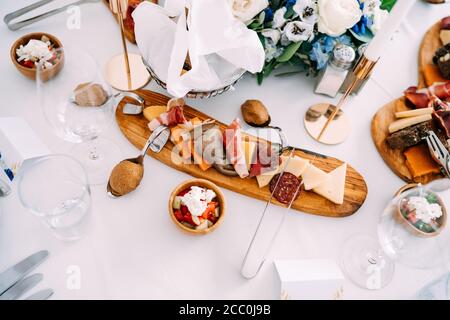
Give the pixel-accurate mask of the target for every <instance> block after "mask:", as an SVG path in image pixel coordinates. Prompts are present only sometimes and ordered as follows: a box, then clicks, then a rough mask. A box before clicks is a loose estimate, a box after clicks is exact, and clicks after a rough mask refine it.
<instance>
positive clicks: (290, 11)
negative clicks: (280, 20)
mask: <svg viewBox="0 0 450 320" xmlns="http://www.w3.org/2000/svg"><path fill="white" fill-rule="evenodd" d="M294 15H295V11H294V9H293V7H290V8H288V9H287V10H286V13H285V14H284V18H285V19H290V18H292V17H293V16H294Z"/></svg>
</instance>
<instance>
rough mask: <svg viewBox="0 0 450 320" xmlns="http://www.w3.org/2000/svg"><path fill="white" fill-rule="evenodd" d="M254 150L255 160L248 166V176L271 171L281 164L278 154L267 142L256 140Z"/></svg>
mask: <svg viewBox="0 0 450 320" xmlns="http://www.w3.org/2000/svg"><path fill="white" fill-rule="evenodd" d="M256 152H257V155H256V161H255V163H253V164H252V165H251V167H250V177H256V176H259V175H261V174H264V173H267V172H271V171H273V170H275V169H276V168H277V167H278V166H279V165H280V164H281V159H280V156H279V155H278V153H276V152H274V151H273V150H272V148H271V146H270V144H269V143H266V142H261V141H260V142H258V146H257V150H256Z"/></svg>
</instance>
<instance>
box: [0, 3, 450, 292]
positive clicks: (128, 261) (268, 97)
mask: <svg viewBox="0 0 450 320" xmlns="http://www.w3.org/2000/svg"><path fill="white" fill-rule="evenodd" d="M31 2H33V0H23V1H2V3H1V5H0V16H1V17H3V16H4V15H5V14H6V13H8V12H10V11H13V10H15V9H17V8H19V7H23V6H25V5H27V4H30V3H31ZM449 10H450V5H449V4H446V5H440V6H431V5H427V4H425V3H423V2H421V1H419V2H418V3H417V4H416V5H415V6H414V7H413V10H412V12H411V13H410V14H409V16H408V26H405V25H403V27H402V28H401V30H400V32H399V33H398V34H397V35H396V37H395V39H394V41H393V42H392V43H391V44H390V45H389V47H388V48H387V49H386V54H385V56H384V57H383V58H382V60H381V62H380V63H379V65H378V66H377V68H376V71H375V74H374V79H375V80H376V81H377V82H378V83H380V84H382V85H383V87H384V88H387V92H386V90H382V89H381V88H380V87H379V86H378V85H375V84H374V83H373V82H370V83H368V85H367V86H366V87H365V89H364V91H363V92H362V93H361V94H360V95H359V96H357V97H355V98H354V99H353V101H351V102H350V103H349V104H348V105H347V106H345V110H347V111H349V112H348V115H349V116H350V117H351V119H352V123H353V132H352V135H351V137H350V138H349V139H348V140H347V141H346V142H345V143H344V144H342V145H339V146H333V147H329V146H324V145H321V144H318V143H316V142H315V141H313V140H312V139H311V138H310V137H309V136H308V135H307V133H306V132H305V129H304V128H303V124H302V121H303V120H302V117H303V114H304V112H305V110H306V108H307V107H308V106H310V105H312V104H313V103H316V102H319V101H322V100H327V99H324V98H323V97H320V96H317V95H314V94H313V93H312V92H313V86H314V81H313V80H312V79H307V78H305V77H303V76H294V77H289V78H276V77H270V78H269V79H267V80H266V81H265V82H264V84H263V85H262V86H258V85H257V84H256V80H255V79H254V78H253V77H251V76H246V77H245V78H244V79H243V80H242V81H241V82H240V83H239V84H238V86H237V88H236V90H235V91H234V92H229V93H226V94H224V95H221V96H218V97H216V98H213V99H210V100H199V101H188V103H189V104H191V105H192V106H195V107H197V108H198V109H200V110H201V111H204V112H206V113H207V114H210V115H211V116H213V117H215V118H217V119H220V120H221V121H223V122H225V123H227V122H230V121H231V120H232V119H233V118H235V117H237V116H240V108H239V106H240V104H241V103H242V102H243V101H244V100H246V99H249V98H256V99H260V100H262V101H263V102H264V103H265V104H266V106H267V107H268V108H269V111H270V114H271V115H272V121H273V124H276V125H279V126H282V127H283V129H284V130H285V131H286V133H287V135H288V137H289V139H290V142H291V143H292V144H294V145H296V146H301V147H303V148H306V149H310V150H314V151H317V152H320V153H324V154H328V155H331V156H335V157H337V158H339V159H343V160H346V161H348V162H349V163H350V164H352V165H353V166H354V167H355V168H356V169H357V170H359V172H360V173H361V174H362V175H363V176H364V177H365V179H366V181H367V184H368V187H369V195H368V198H367V200H366V202H365V204H364V205H363V207H362V208H361V209H360V210H359V211H358V212H357V213H356V214H355V215H353V216H351V217H348V218H344V219H331V218H325V217H319V216H314V215H308V214H303V213H300V212H292V213H290V214H289V216H288V217H287V219H286V222H285V224H284V226H283V228H282V231H281V233H280V236H279V237H278V239H277V241H276V243H275V245H274V247H273V249H272V252H271V256H270V261H269V262H268V263H267V264H266V265H265V267H264V268H263V269H262V271H261V273H260V274H259V276H258V277H257V278H255V279H253V280H250V281H248V280H245V279H243V278H242V277H241V276H240V273H239V269H240V265H241V262H242V258H243V256H244V253H245V250H246V249H247V246H248V244H249V241H250V238H251V235H252V233H253V231H254V229H255V228H256V224H257V221H258V219H259V217H260V214H261V212H262V209H263V205H264V203H263V202H260V201H257V200H254V199H252V198H247V197H244V196H242V195H240V194H237V193H233V192H230V191H228V190H224V193H225V196H226V199H227V204H228V214H227V216H226V219H225V221H224V223H223V225H222V226H221V227H220V228H218V230H216V231H215V232H213V233H212V234H210V235H208V236H205V237H190V236H187V235H185V234H183V233H181V232H180V231H179V230H178V229H177V228H176V227H175V226H174V225H173V222H172V221H171V220H170V218H169V216H168V213H167V209H166V207H167V199H168V196H169V194H170V192H171V190H172V189H173V188H174V187H175V186H176V185H177V184H178V183H180V182H181V181H183V180H186V179H188V178H189V176H188V175H186V174H184V173H180V172H178V171H175V170H173V169H171V168H169V167H167V166H165V165H164V164H162V163H160V162H158V161H156V160H154V159H152V158H150V157H147V158H146V159H145V167H146V170H147V171H146V177H145V179H144V181H143V182H142V185H141V187H140V188H139V189H138V190H137V191H136V192H135V193H133V194H132V195H130V196H129V197H126V198H123V199H119V200H111V199H109V198H108V197H107V196H106V194H105V192H104V190H105V187H104V186H98V187H94V188H92V193H93V221H92V231H91V232H90V234H89V235H88V236H87V237H86V238H84V239H82V240H81V241H78V242H75V243H70V244H66V243H62V242H59V241H57V240H56V239H55V238H53V236H52V235H51V234H50V232H49V231H48V230H46V229H45V228H43V227H42V226H41V225H40V223H39V221H38V220H37V219H36V218H35V217H33V216H32V214H31V213H29V212H28V211H27V210H25V209H24V208H22V207H21V205H20V203H19V201H18V198H17V194H16V192H15V193H14V194H13V195H12V196H10V197H9V198H7V199H3V200H2V203H1V208H2V211H3V212H2V215H1V216H0V270H3V269H5V268H7V267H8V266H10V265H12V264H14V263H15V262H17V261H18V260H19V259H21V258H23V257H25V256H27V255H28V254H30V253H32V252H34V251H37V250H39V249H42V248H47V249H49V250H50V251H51V256H50V258H49V259H48V260H47V261H46V262H45V263H44V264H43V265H41V266H40V267H39V268H38V269H37V270H38V271H40V272H43V273H44V275H45V278H44V281H42V282H41V283H40V284H39V286H38V287H37V288H36V289H42V288H46V287H51V288H54V289H55V291H56V293H55V295H54V297H55V298H58V299H79V298H95V299H104V298H112V299H116V298H124V299H157V298H162V299H165V298H174V299H177V298H178V299H183V298H185V299H191V298H192V299H211V298H219V299H275V298H278V297H279V293H280V292H279V284H278V277H277V275H276V272H275V268H274V266H273V263H272V260H273V259H274V258H280V259H281V258H298V259H307V258H330V259H336V260H338V257H339V255H338V252H339V249H340V247H341V245H342V243H343V241H344V240H345V239H346V238H348V237H349V236H351V235H353V234H355V233H366V234H371V235H374V236H375V233H376V226H377V222H378V219H379V215H380V213H381V210H382V209H383V208H384V206H385V204H386V201H388V200H389V198H390V197H391V196H392V195H393V193H394V192H395V190H397V189H398V188H399V187H400V186H402V185H403V182H402V181H401V180H400V179H399V178H398V177H396V176H395V175H394V174H393V173H392V172H391V171H390V169H389V168H388V167H387V166H386V165H385V164H384V162H383V160H382V159H381V157H380V156H379V155H378V153H377V151H376V149H375V147H374V145H373V143H372V140H371V137H370V121H371V118H372V116H373V114H374V113H375V112H376V111H377V109H378V108H380V107H381V106H383V105H384V104H385V103H387V102H389V101H390V100H391V99H392V97H396V96H400V95H401V94H402V91H403V90H404V89H405V88H407V87H408V86H410V85H413V84H415V83H416V82H417V52H418V47H419V42H420V39H421V37H422V35H423V34H424V32H425V31H426V30H427V28H428V27H429V26H431V25H432V24H433V23H434V22H435V21H437V20H438V19H440V18H441V17H443V16H444V15H445V14H446V13H447V14H448V13H449ZM67 17H68V14H64V13H63V14H60V15H58V16H55V17H53V18H50V19H48V20H44V21H42V22H39V23H37V24H35V25H32V26H30V27H28V28H25V29H23V30H20V31H17V32H12V31H9V30H8V29H7V28H6V26H5V25H4V24H1V25H0V39H1V42H0V50H1V57H2V59H1V60H0V74H1V76H0V92H1V95H0V96H1V97H2V103H1V107H0V116H1V117H5V116H19V117H23V118H24V119H26V120H27V121H28V122H29V123H30V125H31V126H32V127H33V129H34V130H35V131H36V132H37V134H38V135H39V136H40V138H41V139H42V140H43V141H44V142H45V143H46V144H47V145H48V146H49V148H50V149H51V150H54V151H57V150H59V149H60V147H61V144H62V141H61V140H59V139H58V138H57V137H56V136H55V135H54V134H53V132H52V131H51V130H50V129H49V127H48V126H47V125H46V123H45V120H44V118H43V115H42V114H41V110H40V108H39V106H38V104H37V103H36V101H35V83H34V82H33V81H30V80H28V79H26V78H24V77H23V76H22V75H20V74H19V73H18V72H17V71H16V70H15V68H14V67H13V65H12V64H11V61H10V58H9V50H10V46H11V44H12V43H13V41H14V40H15V39H17V38H18V37H19V36H21V35H23V34H25V33H28V32H33V31H43V32H48V33H52V34H54V35H56V36H57V37H58V38H59V39H60V40H61V41H62V42H63V44H66V45H68V44H71V45H79V46H82V47H83V48H85V49H87V50H90V51H91V52H92V53H93V54H94V55H95V57H96V58H97V59H98V60H99V61H101V62H102V63H105V62H106V61H107V59H108V58H110V57H111V56H112V55H114V54H116V53H119V52H120V51H121V43H120V38H119V33H118V32H119V30H118V26H117V24H116V23H115V21H114V19H113V17H112V15H111V14H110V13H109V12H108V11H107V9H106V7H105V6H104V5H103V4H97V5H87V6H84V7H81V19H82V20H81V29H79V30H69V29H67V28H66V20H67ZM130 51H136V47H134V46H130ZM148 89H150V90H155V91H158V92H163V91H162V90H161V89H160V88H159V87H158V86H157V85H156V84H155V83H151V84H150V85H149V86H148ZM390 95H391V96H390ZM350 111H351V112H350ZM104 136H105V137H108V138H110V139H113V140H114V141H115V142H116V143H117V144H118V145H119V146H120V148H121V150H122V151H123V154H124V157H127V156H133V155H135V154H136V149H135V148H134V147H133V146H132V145H131V144H130V143H129V142H128V141H127V140H126V139H125V138H124V137H123V136H122V134H121V133H120V131H119V128H118V127H117V125H115V124H114V125H113V126H112V127H111V128H110V130H109V131H108V132H106V133H105V134H104ZM156 181H157V183H156ZM275 210H278V211H280V213H281V210H282V209H281V208H277V209H275ZM71 266H77V267H76V268H75V269H77V270H80V272H81V287H80V288H79V289H70V288H71V286H70V285H69V286H68V285H67V282H68V281H69V282H70V279H71V278H70V274H69V273H70V272H71V270H72V269H71V268H72V267H71ZM444 271H445V268H444V267H441V268H436V269H433V270H426V271H424V270H415V269H410V268H406V267H403V266H401V265H399V264H397V265H396V272H395V276H394V279H393V281H392V282H391V283H390V284H389V285H388V286H387V287H386V288H384V289H382V290H379V291H368V290H364V289H360V288H358V287H356V286H354V285H353V284H352V283H350V282H349V281H347V282H346V286H345V298H347V299H381V298H385V299H397V298H407V297H409V296H411V295H412V294H414V292H415V291H416V290H418V289H419V288H421V287H422V286H423V285H425V284H426V283H427V282H429V281H430V280H432V279H433V278H434V277H436V276H438V275H440V274H442V273H443V272H444Z"/></svg>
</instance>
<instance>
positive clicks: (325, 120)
mask: <svg viewBox="0 0 450 320" xmlns="http://www.w3.org/2000/svg"><path fill="white" fill-rule="evenodd" d="M376 63H377V61H372V60H369V59H367V58H366V57H365V56H364V55H363V56H362V57H361V58H360V59H359V61H358V63H357V64H356V65H355V67H354V68H353V70H352V73H353V75H354V76H353V78H352V81H351V83H350V84H349V86H348V87H347V89H346V90H345V92H344V94H343V95H342V97H341V99H340V100H339V102H338V104H337V105H336V106H335V105H332V104H329V103H319V104H315V105H313V106H312V107H310V108H309V109H308V111H307V112H306V114H305V117H304V124H305V128H306V131H307V132H308V133H309V134H310V135H311V137H312V138H313V139H314V140H316V141H318V142H321V143H324V144H329V145H334V144H339V143H342V142H344V141H345V140H346V139H347V137H348V135H349V133H350V128H351V127H350V121H349V119H348V117H347V116H346V115H345V114H344V112H343V111H342V110H341V109H342V106H343V105H344V104H345V102H346V101H347V98H348V97H349V96H350V94H351V93H352V92H353V90H354V89H355V87H356V86H357V85H358V84H359V85H360V84H361V83H362V82H364V81H366V80H367V79H368V78H369V77H370V75H371V73H372V70H373V68H374V67H375V65H376Z"/></svg>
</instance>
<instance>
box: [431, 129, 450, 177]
mask: <svg viewBox="0 0 450 320" xmlns="http://www.w3.org/2000/svg"><path fill="white" fill-rule="evenodd" d="M425 140H426V141H427V144H428V148H429V149H430V152H431V155H432V157H433V158H434V159H435V160H436V161H437V162H439V163H440V164H441V166H442V173H443V174H444V175H445V176H447V178H450V153H449V152H448V150H447V148H446V147H445V146H444V144H443V143H442V142H441V140H440V139H439V138H438V136H437V135H436V133H434V132H433V131H428V135H427V136H426V138H425Z"/></svg>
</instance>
